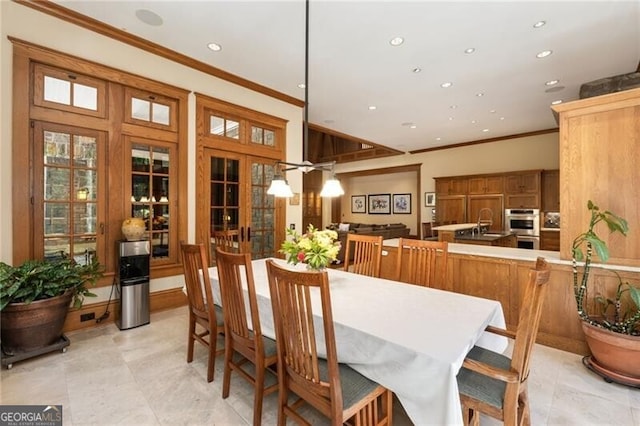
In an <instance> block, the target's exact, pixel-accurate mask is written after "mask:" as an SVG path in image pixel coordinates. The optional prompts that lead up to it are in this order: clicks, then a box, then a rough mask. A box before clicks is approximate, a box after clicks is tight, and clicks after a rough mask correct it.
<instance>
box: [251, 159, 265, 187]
mask: <svg viewBox="0 0 640 426" xmlns="http://www.w3.org/2000/svg"><path fill="white" fill-rule="evenodd" d="M263 170H264V166H263V165H262V164H260V163H253V164H251V184H252V185H259V184H261V183H262V182H263V179H262V177H263V175H262V172H263Z"/></svg>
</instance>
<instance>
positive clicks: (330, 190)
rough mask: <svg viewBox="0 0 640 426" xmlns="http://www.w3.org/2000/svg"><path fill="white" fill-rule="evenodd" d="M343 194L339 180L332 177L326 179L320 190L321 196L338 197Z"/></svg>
mask: <svg viewBox="0 0 640 426" xmlns="http://www.w3.org/2000/svg"><path fill="white" fill-rule="evenodd" d="M341 195H344V189H342V185H340V181H339V180H338V179H336V178H335V176H334V177H332V178H331V179H327V181H326V182H325V183H324V186H323V187H322V191H320V196H321V197H339V196H341Z"/></svg>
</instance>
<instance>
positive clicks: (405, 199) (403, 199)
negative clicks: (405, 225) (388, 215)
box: [393, 194, 411, 214]
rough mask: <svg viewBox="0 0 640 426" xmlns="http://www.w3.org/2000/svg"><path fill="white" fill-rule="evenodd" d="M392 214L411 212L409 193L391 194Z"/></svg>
mask: <svg viewBox="0 0 640 426" xmlns="http://www.w3.org/2000/svg"><path fill="white" fill-rule="evenodd" d="M393 214H411V194H393Z"/></svg>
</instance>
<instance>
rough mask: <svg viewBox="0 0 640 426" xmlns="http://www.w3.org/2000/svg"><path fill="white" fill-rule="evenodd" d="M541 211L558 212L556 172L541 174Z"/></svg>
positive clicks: (558, 190) (558, 177)
mask: <svg viewBox="0 0 640 426" xmlns="http://www.w3.org/2000/svg"><path fill="white" fill-rule="evenodd" d="M542 211H545V212H559V211H560V172H559V171H558V170H545V171H543V172H542Z"/></svg>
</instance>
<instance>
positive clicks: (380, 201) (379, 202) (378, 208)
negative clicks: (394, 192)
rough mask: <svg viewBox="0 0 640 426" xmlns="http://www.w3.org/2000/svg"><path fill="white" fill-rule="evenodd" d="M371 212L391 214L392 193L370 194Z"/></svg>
mask: <svg viewBox="0 0 640 426" xmlns="http://www.w3.org/2000/svg"><path fill="white" fill-rule="evenodd" d="M369 214H391V194H370V195H369Z"/></svg>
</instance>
